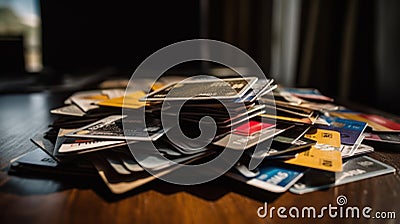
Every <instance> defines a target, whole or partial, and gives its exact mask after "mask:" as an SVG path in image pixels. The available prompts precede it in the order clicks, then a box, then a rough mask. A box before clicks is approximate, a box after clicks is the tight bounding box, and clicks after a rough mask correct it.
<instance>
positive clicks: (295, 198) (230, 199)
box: [0, 92, 400, 224]
mask: <svg viewBox="0 0 400 224" xmlns="http://www.w3.org/2000/svg"><path fill="white" fill-rule="evenodd" d="M67 96H68V95H67V94H65V93H46V92H44V93H33V94H20V95H18V94H17V95H1V96H0V105H1V107H0V170H1V171H0V223H1V224H3V223H207V224H211V223H287V222H288V221H290V222H291V223H294V222H303V223H310V222H313V223H337V222H338V221H340V222H349V223H354V222H356V221H361V222H362V223H376V221H383V222H385V223H396V219H386V220H376V219H359V220H358V219H347V220H346V219H341V218H339V219H337V218H336V219H332V218H330V217H329V216H328V215H325V216H324V218H323V219H317V220H310V219H290V218H289V219H283V218H279V217H277V215H276V214H275V215H274V216H273V218H272V219H271V218H264V219H262V218H259V217H258V216H257V209H258V208H259V207H260V206H264V203H265V202H267V205H268V208H271V207H272V206H274V207H276V208H278V207H286V208H290V207H291V206H296V207H298V208H302V207H305V206H314V207H315V208H317V209H318V208H321V207H323V206H328V205H329V204H332V205H336V198H337V197H338V196H339V195H345V196H346V197H347V200H348V203H347V205H348V206H358V207H360V208H363V207H365V206H369V207H371V208H372V209H373V211H394V212H396V215H398V216H400V213H398V212H400V176H399V171H400V149H399V147H397V148H394V147H391V146H390V145H388V146H380V147H376V148H375V150H376V152H374V153H373V154H371V156H372V157H374V158H376V159H378V160H380V161H382V162H385V163H388V164H390V165H392V166H394V167H395V168H396V169H397V171H396V174H388V175H384V176H379V177H375V178H371V179H367V180H362V181H358V182H354V183H350V184H346V185H342V186H339V187H334V188H330V189H328V190H324V191H317V192H314V193H309V194H305V195H295V194H292V193H290V192H286V193H283V194H274V193H270V192H266V191H262V190H259V189H256V188H253V187H249V186H246V185H245V184H242V183H239V182H237V181H234V180H231V179H228V178H226V177H220V178H218V179H217V180H214V181H212V182H209V183H205V184H201V185H196V186H178V185H173V184H169V183H165V182H163V181H159V180H156V181H153V182H151V183H149V184H147V185H144V186H142V187H140V188H138V189H135V190H133V191H131V192H129V193H127V194H124V195H120V196H115V195H112V194H111V193H109V192H108V191H107V189H106V187H105V186H104V185H103V183H102V182H101V181H100V180H99V179H96V178H93V179H86V180H73V179H61V178H57V179H48V178H47V179H46V178H38V177H29V178H28V177H17V176H11V175H8V174H7V166H8V165H9V161H10V160H11V159H13V158H15V157H16V156H19V155H21V154H23V153H25V152H28V151H30V150H33V149H35V147H34V146H33V144H31V142H30V141H29V138H30V137H32V136H33V135H34V134H36V133H39V132H43V131H45V130H46V129H47V125H48V124H50V123H51V122H52V120H53V119H54V117H52V115H50V113H49V110H50V109H51V108H55V107H58V106H61V105H62V102H63V100H64V99H65V98H66V97H67ZM317 211H318V210H317ZM398 219H400V217H398ZM397 223H398V222H397Z"/></svg>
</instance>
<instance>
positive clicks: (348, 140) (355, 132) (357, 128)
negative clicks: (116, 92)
mask: <svg viewBox="0 0 400 224" xmlns="http://www.w3.org/2000/svg"><path fill="white" fill-rule="evenodd" d="M321 118H322V119H324V120H326V121H327V122H328V123H329V126H326V125H317V127H318V128H321V129H326V130H333V131H338V132H340V141H341V143H342V144H345V145H354V144H355V143H356V142H357V140H358V138H359V137H360V135H361V134H362V133H363V132H364V130H365V128H366V127H367V123H366V122H362V121H355V120H347V119H343V118H338V117H326V116H321Z"/></svg>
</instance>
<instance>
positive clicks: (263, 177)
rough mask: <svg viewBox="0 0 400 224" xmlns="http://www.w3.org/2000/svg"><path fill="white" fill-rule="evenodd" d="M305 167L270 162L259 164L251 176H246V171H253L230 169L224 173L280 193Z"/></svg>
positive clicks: (296, 178)
mask: <svg viewBox="0 0 400 224" xmlns="http://www.w3.org/2000/svg"><path fill="white" fill-rule="evenodd" d="M242 168H243V167H242ZM306 169H307V168H304V167H298V166H293V165H289V164H280V163H272V164H268V165H267V164H261V165H260V166H259V167H258V169H257V172H256V175H254V176H252V177H249V176H246V173H255V172H254V171H247V172H243V170H241V172H237V171H233V170H231V171H229V172H228V173H226V175H227V176H229V177H231V178H234V179H237V180H239V181H242V182H245V183H246V184H249V185H252V186H255V187H258V188H261V189H264V190H267V191H271V192H275V193H281V192H285V191H286V190H288V189H289V188H290V187H291V186H292V185H293V184H295V183H296V181H297V180H299V179H300V178H301V177H302V176H303V173H304V171H305V170H306Z"/></svg>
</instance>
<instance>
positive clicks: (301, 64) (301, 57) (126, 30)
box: [0, 0, 400, 114]
mask: <svg viewBox="0 0 400 224" xmlns="http://www.w3.org/2000/svg"><path fill="white" fill-rule="evenodd" d="M278 3H279V4H281V5H282V8H283V10H286V9H288V10H289V8H290V7H289V8H288V5H290V4H293V1H290V0H283V1H280V2H279V1H273V0H252V1H245V0H213V1H212V0H187V1H122V0H116V1H66V0H61V1H50V0H41V1H39V7H40V11H41V19H42V52H43V65H44V69H43V70H42V71H41V72H39V74H29V73H26V72H25V73H24V72H21V70H23V69H21V67H22V66H21V63H20V62H21V60H16V61H14V62H11V63H10V62H9V59H10V58H16V59H18V58H19V59H20V58H21V57H18V53H19V52H20V53H21V54H22V52H21V45H20V44H18V43H19V42H20V41H19V42H18V38H17V41H11V42H10V41H9V40H8V41H4V38H0V39H1V41H0V42H1V44H0V47H1V48H2V49H3V50H2V51H1V52H0V59H1V61H2V62H5V61H7V60H8V62H7V63H4V64H2V66H1V67H3V68H4V69H0V75H1V79H2V83H3V85H4V83H7V82H9V81H10V80H13V79H29V78H31V77H32V76H34V77H35V81H34V83H33V84H32V83H30V84H29V86H30V87H31V86H32V85H35V84H38V85H40V86H41V88H34V89H35V90H36V91H38V90H39V91H40V90H45V89H49V88H51V86H52V85H55V84H57V85H59V84H60V83H61V84H62V83H63V82H62V80H63V79H65V77H66V74H70V75H71V74H72V75H74V74H75V75H76V76H85V75H88V74H93V72H94V71H100V70H104V69H108V68H113V69H114V70H113V72H109V73H108V74H107V73H106V74H104V73H102V75H103V76H104V75H106V76H108V77H113V76H114V75H115V74H119V75H121V74H123V75H126V77H129V76H130V74H131V73H132V72H133V71H134V70H135V68H136V67H137V66H138V65H139V64H140V62H142V61H143V60H144V59H145V58H146V57H148V56H149V55H150V54H151V53H153V52H155V51H156V50H158V49H160V48H162V47H165V46H167V45H169V44H172V43H175V42H177V41H182V40H186V39H195V38H210V39H215V40H221V41H225V42H228V43H230V44H232V45H234V46H237V47H239V48H240V49H242V50H243V51H245V52H246V53H248V54H249V55H250V56H251V57H253V59H254V60H255V61H256V62H257V63H258V64H259V65H260V67H261V68H262V69H263V71H264V73H265V74H267V75H268V76H271V77H273V78H275V79H276V80H277V81H278V82H279V83H282V84H285V85H289V86H303V87H314V88H318V89H320V90H321V92H323V93H324V94H326V95H329V96H331V97H334V98H336V99H339V100H341V101H353V102H357V103H362V104H366V105H369V106H373V107H377V108H379V109H383V110H386V111H389V112H391V113H395V114H398V112H399V111H400V98H399V96H400V90H399V89H400V88H399V87H398V84H399V83H400V74H399V73H400V63H399V58H400V53H399V52H400V51H399V50H400V46H399V45H400V43H399V41H398V40H399V39H400V24H399V23H400V18H399V15H398V13H397V12H398V10H399V9H400V2H398V1H396V0H324V1H321V0H302V1H297V4H296V7H297V8H296V10H298V12H299V14H298V17H297V23H296V24H297V25H296V29H297V34H296V36H295V43H296V45H295V49H294V48H293V49H291V48H287V49H289V51H288V52H289V53H288V54H289V55H292V56H293V58H294V62H293V64H291V65H286V64H285V63H284V62H285V57H287V55H286V56H285V55H284V54H283V56H282V55H279V57H280V58H282V60H281V62H280V64H279V66H280V67H281V68H285V67H286V66H288V67H291V72H289V73H290V74H289V73H287V70H285V69H280V70H279V72H277V73H273V72H272V71H275V72H276V69H275V70H274V69H273V67H274V65H273V63H272V62H273V61H274V59H276V57H278V56H277V55H275V54H274V51H272V49H273V46H275V45H276V38H281V39H284V38H286V37H288V36H290V35H292V34H290V33H285V32H281V33H280V35H278V36H276V33H275V31H274V29H275V30H276V27H275V28H274V24H276V23H275V22H274V21H275V20H276V16H275V13H276V4H278ZM285 7H286V8H285ZM289 11H290V10H289ZM282 18H283V20H285V19H286V18H285V15H283V17H282ZM289 25H290V23H285V22H282V23H281V24H280V26H282V27H281V28H282V30H285V28H287V27H288V26H289ZM282 43H283V44H282ZM282 43H281V45H284V44H285V42H282ZM274 44H275V45H274ZM10 46H11V48H10ZM275 47H276V46H275ZM278 47H282V49H284V48H285V46H278ZM4 49H11V50H7V51H6V50H4ZM7 52H8V53H7ZM6 68H7V69H6ZM184 68H185V69H189V68H190V69H192V70H193V69H194V70H199V71H201V72H206V73H207V72H209V71H207V70H204V67H201V66H198V65H197V64H191V65H189V66H186V67H184ZM82 71H85V72H82ZM86 71H90V72H86ZM20 73H24V75H20ZM183 73H184V74H185V72H183ZM186 74H188V75H190V74H193V73H191V72H187V73H186ZM283 77H290V79H289V81H288V79H284V78H283ZM60 80H61V81H60ZM10 82H11V81H10ZM43 83H45V85H43ZM21 85H22V84H21ZM24 85H25V84H24ZM20 87H21V86H20ZM8 89H10V88H8ZM17 89H19V90H21V91H23V90H24V89H25V90H26V89H29V88H28V87H26V88H25V87H24V88H17ZM2 92H3V93H4V92H7V91H2Z"/></svg>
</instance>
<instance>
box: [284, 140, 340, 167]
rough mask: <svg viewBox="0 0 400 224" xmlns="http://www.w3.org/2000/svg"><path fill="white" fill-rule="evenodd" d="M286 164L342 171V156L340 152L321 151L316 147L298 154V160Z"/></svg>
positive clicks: (291, 160)
mask: <svg viewBox="0 0 400 224" xmlns="http://www.w3.org/2000/svg"><path fill="white" fill-rule="evenodd" d="M285 162H286V163H289V164H293V165H299V166H305V167H310V168H314V169H320V170H326V171H331V172H340V171H342V154H341V152H340V151H336V150H321V149H317V148H315V147H314V146H312V147H311V149H310V150H308V151H305V152H302V153H298V154H297V155H296V158H293V159H289V160H287V161H285Z"/></svg>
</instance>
